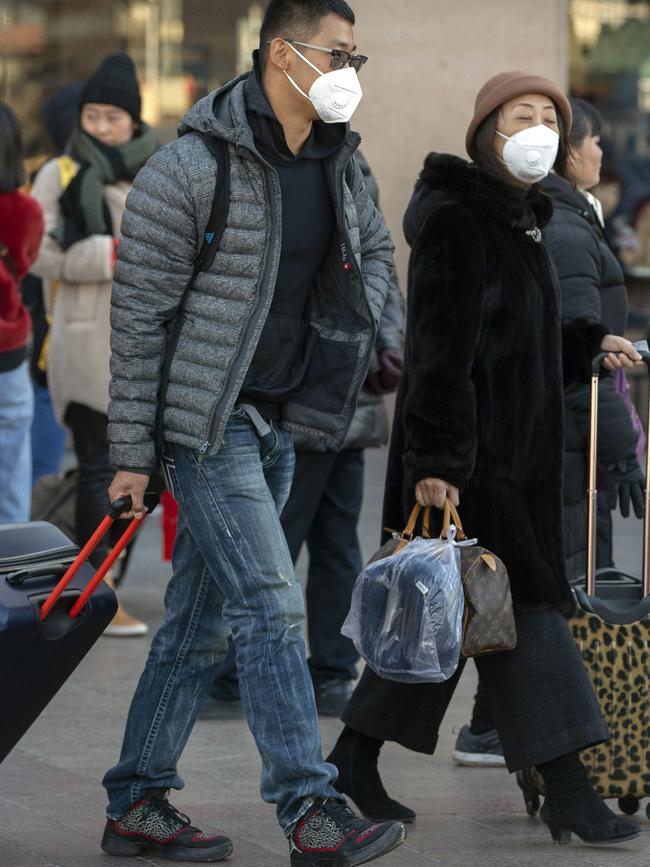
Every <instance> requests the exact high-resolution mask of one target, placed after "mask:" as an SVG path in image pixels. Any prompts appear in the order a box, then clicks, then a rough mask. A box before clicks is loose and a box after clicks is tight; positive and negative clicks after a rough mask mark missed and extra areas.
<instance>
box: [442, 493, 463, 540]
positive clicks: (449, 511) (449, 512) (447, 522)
mask: <svg viewBox="0 0 650 867" xmlns="http://www.w3.org/2000/svg"><path fill="white" fill-rule="evenodd" d="M452 523H453V525H454V527H456V538H457V539H458V541H459V542H464V541H465V539H467V536H466V535H465V530H463V525H462V523H461V520H460V515H459V514H458V509H457V508H456V506H454V504H453V503H452V502H451V500H450V499H449V497H447V498H446V500H445V505H444V509H443V519H442V532H441V533H440V538H441V539H446V538H447V534H448V533H449V527H450V526H451V524H452Z"/></svg>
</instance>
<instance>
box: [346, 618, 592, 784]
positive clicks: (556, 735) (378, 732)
mask: <svg viewBox="0 0 650 867" xmlns="http://www.w3.org/2000/svg"><path fill="white" fill-rule="evenodd" d="M515 618H516V621H517V637H518V641H517V647H516V648H515V650H512V651H509V652H507V653H495V654H492V655H489V656H482V657H478V658H477V659H476V665H477V668H478V671H479V677H480V678H481V681H482V684H483V686H484V687H485V688H486V690H487V692H488V693H489V696H490V705H491V710H492V713H493V716H494V720H495V724H496V728H497V731H498V733H499V738H500V739H501V744H502V746H503V751H504V756H505V759H506V764H507V766H508V769H509V770H510V771H516V770H519V769H522V768H528V767H531V766H533V765H538V764H541V763H542V762H547V761H550V760H551V759H555V758H557V757H558V756H562V755H564V754H565V753H569V752H573V751H574V750H582V749H586V748H587V747H590V746H593V745H595V744H598V743H602V742H603V741H605V740H607V738H608V732H607V726H606V724H605V721H604V719H603V717H602V714H601V712H600V707H599V705H598V700H597V698H596V695H595V694H594V691H593V689H592V686H591V683H590V681H589V677H588V675H587V671H586V669H585V667H584V664H583V662H582V659H581V658H580V655H579V653H578V649H577V647H576V645H575V643H574V641H573V638H572V636H571V633H570V631H569V628H568V624H567V621H566V620H565V618H564V616H563V615H562V614H561V613H560V612H559V611H555V610H550V609H543V610H533V611H525V612H521V611H519V612H516V613H515ZM462 669H463V665H462V664H461V665H460V666H459V669H458V671H457V672H456V674H455V675H454V676H453V677H452V678H451V679H450V680H448V681H445V682H444V683H422V684H404V683H397V682H395V681H390V680H384V679H383V678H380V677H378V676H377V675H376V674H375V673H374V672H373V671H372V670H371V669H370V668H368V667H366V669H365V671H364V673H363V676H362V677H361V680H360V681H359V683H358V684H357V687H356V689H355V691H354V692H353V694H352V697H351V698H350V701H349V702H348V704H347V707H346V708H345V711H344V713H343V722H345V723H346V724H347V725H349V726H351V727H352V728H353V729H356V730H357V731H359V732H362V733H363V734H365V735H368V736H369V737H373V738H378V739H380V740H384V741H396V742H397V743H399V744H401V745H402V746H404V747H407V748H408V749H410V750H415V751H416V752H420V753H433V751H434V750H435V747H436V743H437V741H438V729H439V727H440V724H441V722H442V720H443V717H444V715H445V712H446V710H447V706H448V705H449V702H450V701H451V697H452V695H453V694H454V690H455V688H456V685H457V683H458V680H459V678H460V675H461V673H462Z"/></svg>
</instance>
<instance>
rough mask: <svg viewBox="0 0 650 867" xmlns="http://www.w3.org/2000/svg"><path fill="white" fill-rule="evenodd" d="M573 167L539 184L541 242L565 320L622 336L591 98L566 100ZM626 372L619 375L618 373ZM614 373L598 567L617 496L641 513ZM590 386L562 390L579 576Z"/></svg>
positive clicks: (607, 387) (630, 436) (569, 542)
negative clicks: (597, 194)
mask: <svg viewBox="0 0 650 867" xmlns="http://www.w3.org/2000/svg"><path fill="white" fill-rule="evenodd" d="M571 108H572V110H573V126H572V128H571V138H570V141H571V151H572V158H571V163H570V167H571V172H572V174H573V177H574V179H575V188H574V186H572V185H571V184H570V183H569V182H568V181H566V180H565V179H564V178H562V177H561V176H560V175H558V174H552V175H549V177H547V178H545V179H544V180H543V181H542V183H541V184H540V187H541V189H542V190H544V192H545V193H547V194H548V195H549V196H551V198H552V199H553V217H552V219H551V221H550V223H549V224H548V225H547V226H546V228H545V229H544V243H545V244H546V247H547V249H548V251H549V253H550V255H551V258H552V259H553V262H554V264H555V267H556V270H557V274H558V279H559V283H560V308H561V317H562V319H563V321H571V320H573V319H580V318H588V319H591V320H594V321H597V322H602V323H603V324H604V325H605V327H606V328H607V329H608V330H609V331H611V332H612V333H614V334H622V333H623V331H624V330H625V327H626V324H627V318H628V302H627V290H626V288H625V278H624V276H623V270H622V268H621V266H620V264H619V262H618V260H617V258H616V256H615V255H614V253H613V252H612V250H611V248H610V246H609V244H608V242H607V238H606V236H605V231H604V228H603V216H602V207H601V205H600V202H599V201H598V199H596V198H594V197H593V196H592V195H591V194H590V193H589V190H591V189H592V187H595V186H596V185H597V184H598V182H599V180H600V166H601V162H602V157H603V152H602V150H601V149H600V146H599V138H600V130H601V126H602V118H601V117H600V115H599V113H598V111H597V110H596V109H595V108H594V107H593V106H591V105H589V103H587V102H583V101H582V100H579V99H576V100H572V101H571ZM622 376H624V374H622V373H621V374H619V375H618V376H617V378H616V379H618V378H619V377H622ZM616 379H615V378H614V377H605V378H604V379H602V380H601V382H600V400H599V431H600V435H599V439H598V451H599V461H600V464H601V466H602V468H603V469H604V470H605V471H606V474H607V489H608V490H607V492H602V493H601V494H600V495H599V498H598V551H597V566H598V568H601V567H605V566H612V565H613V562H612V526H611V515H610V508H616V504H617V500H620V506H621V512H622V513H623V515H624V517H627V516H628V515H629V513H630V502H631V503H632V505H633V507H634V511H635V513H636V515H637V517H641V516H642V514H643V481H644V480H643V472H642V470H641V467H640V466H639V461H638V458H637V446H638V440H639V437H638V433H637V431H636V430H635V428H634V425H633V423H632V419H631V418H630V414H629V412H628V409H627V406H626V404H625V402H624V400H623V398H622V397H621V394H620V393H619V391H618V390H617V387H616V386H617V383H616ZM589 405H590V396H589V387H588V386H587V385H585V384H583V383H572V384H570V385H569V386H568V387H567V389H566V391H565V412H564V418H565V460H564V524H563V527H564V545H565V554H566V557H567V574H568V577H569V578H574V577H577V576H579V575H582V574H584V571H585V562H586V550H585V540H586V488H587V484H586V481H585V478H586V477H585V473H586V466H587V452H588V444H589V441H588V430H589Z"/></svg>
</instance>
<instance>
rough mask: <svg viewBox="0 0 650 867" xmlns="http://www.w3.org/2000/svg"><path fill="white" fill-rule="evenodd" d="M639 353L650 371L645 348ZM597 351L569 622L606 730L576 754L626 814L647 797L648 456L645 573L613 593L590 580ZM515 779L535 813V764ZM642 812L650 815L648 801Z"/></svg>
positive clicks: (540, 790) (649, 462)
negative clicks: (581, 556) (579, 552)
mask: <svg viewBox="0 0 650 867" xmlns="http://www.w3.org/2000/svg"><path fill="white" fill-rule="evenodd" d="M641 355H642V356H643V360H644V362H645V363H646V366H647V368H648V374H649V376H650V353H648V352H642V353H641ZM603 357H604V353H603V354H601V355H599V356H597V357H596V358H595V359H594V365H593V368H592V378H591V432H590V444H589V492H588V493H589V515H588V529H587V532H588V540H587V541H588V547H587V572H586V578H585V582H584V584H585V585H586V589H582V588H577V589H574V594H575V599H576V613H575V615H574V617H573V618H572V619H571V620H570V621H569V626H570V628H571V631H572V633H573V637H574V640H575V642H576V644H577V646H578V648H579V650H580V654H581V656H582V660H583V662H584V664H585V667H586V669H587V671H588V673H589V677H590V679H591V683H592V685H593V687H594V691H595V693H596V695H597V696H598V700H599V702H600V706H601V710H602V712H603V716H604V717H605V720H606V722H607V726H608V728H609V733H610V740H609V741H607V742H606V743H604V744H600V745H598V746H596V747H593V748H592V749H589V750H585V751H584V752H583V753H582V761H583V762H584V764H585V767H586V769H587V772H588V774H589V777H590V779H591V782H592V785H593V786H594V787H595V789H596V791H597V792H598V793H599V794H600V795H601V796H602V797H603V798H617V799H618V806H619V808H620V809H621V811H622V812H623V813H627V814H628V815H632V814H633V813H636V812H637V810H638V809H639V807H640V802H641V800H642V799H643V798H649V797H650V490H649V489H648V480H650V449H648V452H647V457H646V490H645V514H644V520H643V569H642V573H643V578H642V582H640V583H639V584H637V590H636V594H635V593H634V592H632V593H630V587H629V586H628V587H626V588H625V589H624V592H620V588H619V592H616V590H615V587H614V584H615V582H614V583H611V582H608V581H606V580H604V581H602V582H601V581H598V583H597V582H596V577H597V576H596V570H595V565H596V496H597V485H596V455H597V441H598V380H599V374H600V365H601V362H602V359H603ZM647 424H648V427H647V428H646V430H650V403H649V408H648V419H647ZM603 571H605V572H610V573H612V574H613V573H614V570H603ZM599 575H600V573H599ZM603 577H606V576H603ZM623 577H624V578H625V579H626V580H627V581H629V580H630V579H629V576H623ZM608 583H609V588H608V586H607V585H608ZM635 596H636V598H635ZM517 782H518V783H519V786H520V787H521V789H522V791H523V794H524V801H525V803H526V810H527V812H528V814H529V815H531V816H534V815H536V813H537V811H538V809H539V806H540V795H543V794H544V782H543V780H542V778H541V776H540V774H539V772H538V771H537V770H536V769H535V768H530V769H528V770H525V771H519V772H518V774H517ZM646 814H647V816H648V818H650V804H648V805H647V806H646Z"/></svg>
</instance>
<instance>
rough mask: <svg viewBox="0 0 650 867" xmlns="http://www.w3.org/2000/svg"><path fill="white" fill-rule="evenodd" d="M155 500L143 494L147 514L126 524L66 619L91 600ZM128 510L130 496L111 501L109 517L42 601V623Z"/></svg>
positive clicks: (79, 611) (156, 497)
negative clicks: (118, 538) (114, 524)
mask: <svg viewBox="0 0 650 867" xmlns="http://www.w3.org/2000/svg"><path fill="white" fill-rule="evenodd" d="M158 500H159V497H158V495H157V494H151V493H148V494H145V501H144V505H145V509H146V511H145V513H144V515H143V516H142V517H141V518H133V519H132V520H131V522H130V523H129V526H128V527H127V528H126V530H125V531H124V533H123V534H122V536H121V538H120V540H119V542H118V543H117V544H116V545H115V547H114V548H113V549H112V551H111V553H110V554H109V555H108V557H107V558H106V560H104V562H103V563H102V565H101V566H100V567H99V569H98V570H97V572H95V574H94V575H93V577H92V580H91V581H89V582H88V585H87V586H86V588H85V589H84V591H83V592H82V594H81V596H80V597H79V598H78V599H77V601H76V602H75V604H74V605H73V606H72V608H71V609H70V611H69V612H68V616H69V617H71V618H73V619H74V618H75V617H78V616H79V614H80V613H81V612H82V611H83V609H84V606H85V604H86V602H88V600H89V599H90V597H91V596H92V594H93V593H94V591H95V588H96V587H97V586H98V584H99V583H100V581H101V580H102V579H103V578H104V576H105V575H106V573H107V572H108V570H109V569H110V568H111V566H113V564H114V563H115V561H116V560H117V558H118V557H119V556H120V554H121V553H122V551H123V550H124V549H125V548H126V546H127V545H128V544H129V542H130V541H131V539H132V538H133V537H134V536H135V534H136V533H137V532H138V530H139V529H140V525H141V524H142V522H143V521H144V519H145V518H146V517H147V515H148V514H149V513H150V512H153V510H154V509H155V508H156V506H157V505H158ZM130 509H131V497H120V498H119V499H118V500H114V501H113V502H112V503H111V506H110V511H109V513H108V515H106V517H105V518H104V520H103V521H102V522H101V524H100V525H99V527H97V529H96V530H95V532H94V533H93V534H92V536H91V537H90V539H88V541H87V542H86V544H85V545H84V546H83V548H82V549H81V551H80V552H79V553H78V554H77V556H76V557H75V559H74V561H73V562H72V563H71V564H70V566H69V567H68V568H67V570H66V572H65V574H64V575H63V577H62V578H61V580H60V581H59V583H58V584H57V585H56V587H55V588H54V590H52V592H51V593H50V595H49V596H48V597H47V599H46V600H45V602H44V603H43V605H42V606H41V613H40V618H41V621H43V620H45V618H46V617H47V615H48V614H49V613H50V611H51V610H52V608H54V606H55V605H56V602H57V600H58V599H59V597H60V596H61V594H62V593H63V591H64V590H65V589H66V587H67V586H68V584H69V583H70V582H71V581H72V579H73V578H74V576H75V575H76V574H77V572H78V571H79V569H81V567H82V566H83V564H84V563H85V562H86V560H87V559H88V557H90V555H91V554H92V552H93V551H94V550H95V548H96V547H97V545H99V543H100V542H101V540H102V539H103V538H104V536H105V535H106V533H108V531H109V530H110V528H111V526H112V525H113V523H114V522H115V521H116V520H117V519H118V518H119V517H120V515H121V514H122V513H123V512H128V511H130Z"/></svg>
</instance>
